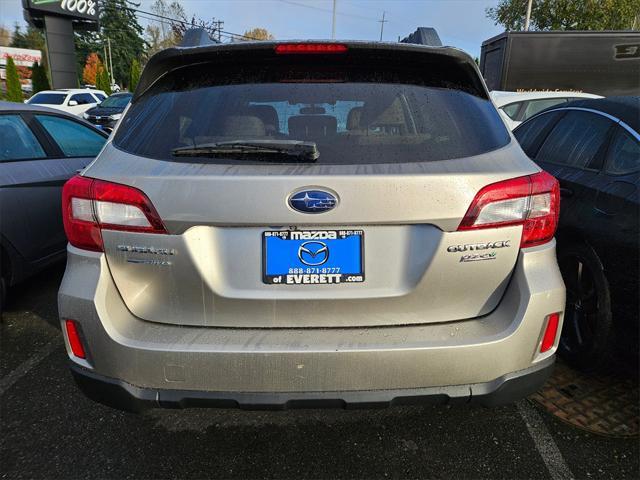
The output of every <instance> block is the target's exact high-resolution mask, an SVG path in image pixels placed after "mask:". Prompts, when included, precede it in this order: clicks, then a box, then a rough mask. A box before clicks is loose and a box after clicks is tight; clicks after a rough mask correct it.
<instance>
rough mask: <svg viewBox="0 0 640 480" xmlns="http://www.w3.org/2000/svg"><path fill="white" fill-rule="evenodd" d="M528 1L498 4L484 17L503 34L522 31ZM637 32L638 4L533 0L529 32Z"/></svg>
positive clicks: (629, 0)
mask: <svg viewBox="0 0 640 480" xmlns="http://www.w3.org/2000/svg"><path fill="white" fill-rule="evenodd" d="M526 12H527V0H499V2H498V5H497V6H496V7H493V8H487V10H486V13H487V17H489V18H491V19H492V20H493V21H494V22H495V24H496V25H503V26H504V28H505V29H506V30H522V29H523V28H524V22H525V16H526ZM638 28H640V0H581V1H576V0H534V1H533V6H532V9H531V22H530V29H532V30H627V29H638Z"/></svg>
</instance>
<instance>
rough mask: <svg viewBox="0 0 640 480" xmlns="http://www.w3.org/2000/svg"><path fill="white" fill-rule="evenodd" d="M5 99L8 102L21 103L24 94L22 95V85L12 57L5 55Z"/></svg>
mask: <svg viewBox="0 0 640 480" xmlns="http://www.w3.org/2000/svg"><path fill="white" fill-rule="evenodd" d="M6 68H7V100H9V101H10V102H18V103H22V100H23V99H24V96H23V95H22V87H21V86H20V78H18V70H17V69H16V64H15V63H14V61H13V58H12V57H7V67H6Z"/></svg>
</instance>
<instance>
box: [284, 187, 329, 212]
mask: <svg viewBox="0 0 640 480" xmlns="http://www.w3.org/2000/svg"><path fill="white" fill-rule="evenodd" d="M337 204H338V199H337V198H336V196H335V195H332V194H331V193H329V192H326V191H324V190H302V191H300V192H296V193H294V194H293V195H291V196H290V197H289V205H290V206H291V208H293V209H294V210H297V211H298V212H302V213H324V212H328V211H329V210H331V209H333V208H334V207H335V206H336V205H337Z"/></svg>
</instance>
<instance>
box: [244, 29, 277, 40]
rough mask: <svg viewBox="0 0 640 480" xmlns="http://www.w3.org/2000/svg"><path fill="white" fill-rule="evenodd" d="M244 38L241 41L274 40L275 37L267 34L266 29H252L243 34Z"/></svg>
mask: <svg viewBox="0 0 640 480" xmlns="http://www.w3.org/2000/svg"><path fill="white" fill-rule="evenodd" d="M244 36H245V37H247V38H243V39H242V40H274V39H275V37H274V36H273V35H271V34H270V33H269V31H268V30H267V29H266V28H252V29H251V30H247V31H246V32H244Z"/></svg>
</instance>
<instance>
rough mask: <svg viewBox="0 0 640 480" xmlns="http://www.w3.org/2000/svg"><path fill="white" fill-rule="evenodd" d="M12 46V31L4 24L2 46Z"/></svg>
mask: <svg viewBox="0 0 640 480" xmlns="http://www.w3.org/2000/svg"><path fill="white" fill-rule="evenodd" d="M9 46H11V32H10V31H9V29H8V28H6V27H5V26H4V25H3V26H0V47H9Z"/></svg>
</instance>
